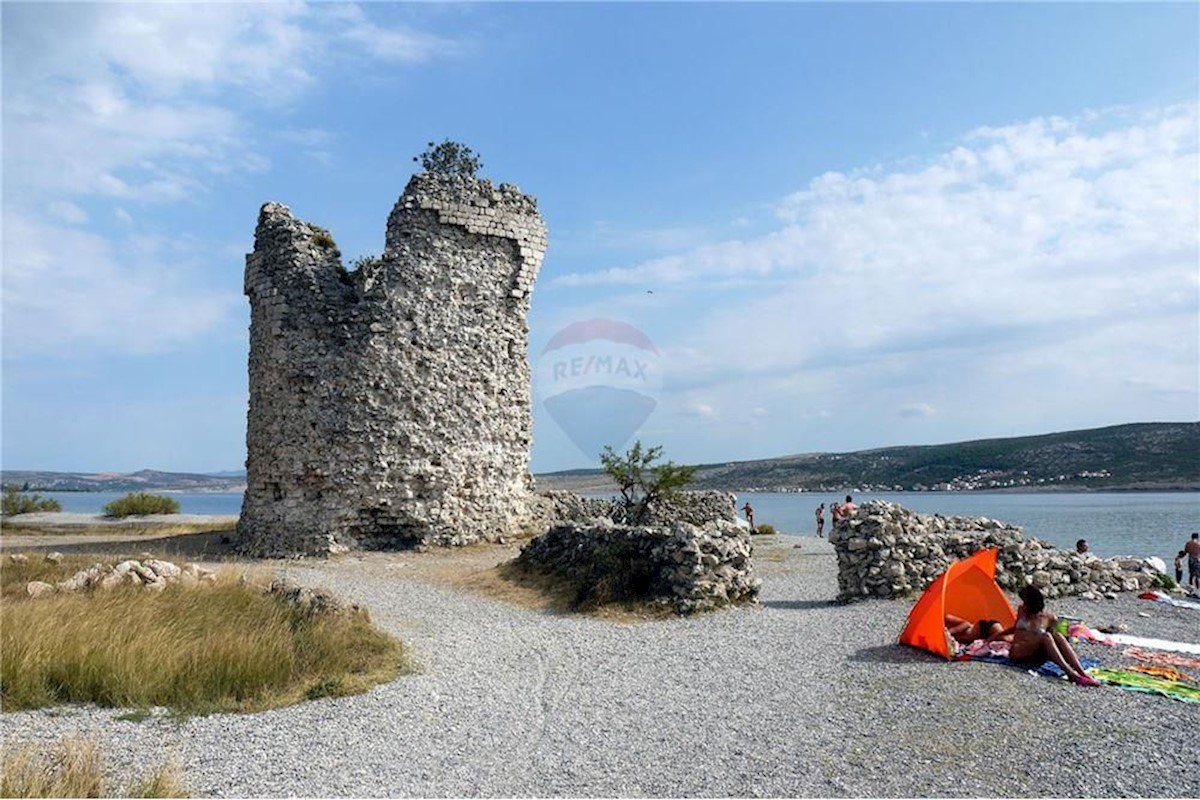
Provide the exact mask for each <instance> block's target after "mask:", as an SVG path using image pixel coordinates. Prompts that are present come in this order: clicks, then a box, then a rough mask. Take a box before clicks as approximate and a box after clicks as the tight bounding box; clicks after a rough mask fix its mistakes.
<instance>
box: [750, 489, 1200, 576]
mask: <svg viewBox="0 0 1200 800" xmlns="http://www.w3.org/2000/svg"><path fill="white" fill-rule="evenodd" d="M843 499H845V493H842V494H834V493H828V494H821V493H816V492H797V493H778V492H742V493H739V494H738V500H737V505H738V508H739V509H740V508H741V507H742V506H744V505H745V504H746V503H747V502H749V503H750V505H751V506H752V507H753V508H754V521H755V523H764V522H765V523H769V524H771V525H774V526H775V527H776V528H777V529H778V530H779V531H780V532H781V533H799V534H802V535H805V536H815V535H816V530H817V523H816V516H815V512H816V509H817V506H818V505H820V504H821V503H824V504H825V532H826V533H827V534H828V532H829V528H830V525H831V520H832V517H831V514H830V512H829V507H830V504H832V503H834V502H837V501H840V500H843ZM869 500H887V501H889V502H892V503H899V504H900V505H902V506H905V507H906V508H910V509H912V510H913V511H917V512H919V513H922V514H941V515H942V516H946V517H950V516H970V517H990V518H991V519H995V520H999V521H1001V522H1008V523H1011V524H1013V525H1020V526H1021V527H1022V528H1024V532H1025V535H1026V536H1032V537H1036V538H1038V539H1043V540H1045V541H1047V542H1050V543H1051V544H1053V545H1054V546H1056V547H1061V548H1065V549H1069V550H1074V549H1075V542H1076V540H1078V539H1087V541H1088V546H1089V548H1090V549H1091V551H1092V552H1093V553H1095V554H1096V555H1097V556H1100V557H1101V558H1108V557H1110V556H1116V555H1135V556H1158V557H1159V558H1161V559H1162V560H1163V561H1165V562H1166V564H1167V568H1168V570H1170V568H1171V565H1172V562H1173V561H1174V558H1175V554H1176V553H1177V552H1179V551H1180V550H1182V549H1183V544H1184V542H1185V541H1186V540H1187V538H1188V537H1189V536H1191V534H1192V532H1193V531H1200V492H1078V493H1076V492H896V493H886V494H855V495H854V502H855V503H856V504H858V505H862V504H863V503H865V502H867V501H869Z"/></svg>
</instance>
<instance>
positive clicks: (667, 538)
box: [517, 519, 762, 613]
mask: <svg viewBox="0 0 1200 800" xmlns="http://www.w3.org/2000/svg"><path fill="white" fill-rule="evenodd" d="M751 552H752V548H751V545H750V536H749V534H748V533H746V532H745V531H744V530H742V529H740V528H738V527H737V526H735V525H733V524H732V523H729V522H725V521H717V522H710V523H708V524H706V525H704V526H703V527H698V526H696V525H691V524H689V523H687V522H676V523H674V524H673V525H670V526H659V527H630V526H624V525H617V524H614V523H612V522H611V521H609V520H601V519H593V520H591V521H590V522H589V523H586V524H565V525H558V526H556V527H554V528H552V529H551V530H550V531H548V532H547V533H545V534H543V535H542V536H538V537H536V538H534V539H533V540H532V541H530V542H529V543H528V544H527V545H526V546H525V547H524V548H523V549H522V551H521V554H520V556H518V558H517V564H518V565H519V566H521V567H523V568H524V569H526V570H530V571H532V572H535V573H540V574H544V575H553V576H556V577H559V578H563V579H566V580H567V581H569V582H570V583H572V584H574V585H575V586H577V587H578V591H579V599H580V600H581V601H586V600H588V599H596V600H599V601H601V602H603V601H607V600H642V601H647V602H651V603H658V604H662V605H664V606H666V607H668V608H670V609H672V610H674V611H677V612H679V613H691V612H695V611H706V610H710V609H714V608H719V607H721V606H724V605H728V604H730V603H749V602H754V600H755V599H756V598H757V596H758V590H759V587H760V585H761V583H762V582H761V579H759V578H758V577H757V576H755V574H754V567H753V563H752V561H751Z"/></svg>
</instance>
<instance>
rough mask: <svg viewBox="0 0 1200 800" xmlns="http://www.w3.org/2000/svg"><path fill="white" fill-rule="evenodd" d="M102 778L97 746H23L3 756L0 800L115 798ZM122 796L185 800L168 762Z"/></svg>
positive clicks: (72, 742) (67, 742)
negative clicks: (10, 799)
mask: <svg viewBox="0 0 1200 800" xmlns="http://www.w3.org/2000/svg"><path fill="white" fill-rule="evenodd" d="M117 796H118V795H117V794H116V793H115V792H113V791H112V790H111V789H110V787H109V786H108V785H106V782H105V779H104V768H103V763H102V759H101V756H100V747H99V746H98V745H97V744H96V743H95V742H94V741H91V740H88V739H72V738H67V739H63V740H62V741H60V742H59V743H58V744H57V745H55V746H54V747H53V748H52V749H51V750H50V751H49V752H46V751H43V750H41V749H39V748H37V747H35V746H32V745H26V746H25V747H21V748H18V749H17V750H12V751H8V752H6V753H5V754H4V762H3V774H2V775H0V797H117ZM123 796H125V797H187V794H186V792H185V791H184V788H183V784H182V781H181V780H180V777H179V769H178V767H176V765H175V764H174V763H171V762H168V763H166V764H164V765H162V766H160V767H159V768H158V769H156V770H155V771H154V772H153V773H151V774H150V775H147V776H145V777H143V778H141V779H140V780H135V781H133V782H132V783H130V784H129V786H128V787H126V790H125V792H124V795H123Z"/></svg>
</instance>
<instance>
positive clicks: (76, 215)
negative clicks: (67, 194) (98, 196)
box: [46, 200, 88, 225]
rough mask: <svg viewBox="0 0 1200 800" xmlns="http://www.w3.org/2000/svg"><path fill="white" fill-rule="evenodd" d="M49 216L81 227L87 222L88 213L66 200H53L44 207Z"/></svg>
mask: <svg viewBox="0 0 1200 800" xmlns="http://www.w3.org/2000/svg"><path fill="white" fill-rule="evenodd" d="M46 211H47V212H48V213H49V214H50V216H52V217H55V218H56V219H59V220H61V221H62V222H67V223H70V224H72V225H82V224H83V223H85V222H87V221H88V213H87V212H86V211H84V210H83V209H82V208H80V207H79V206H77V205H75V204H74V203H72V202H70V201H68V200H55V201H54V202H53V203H50V205H48V206H47V207H46Z"/></svg>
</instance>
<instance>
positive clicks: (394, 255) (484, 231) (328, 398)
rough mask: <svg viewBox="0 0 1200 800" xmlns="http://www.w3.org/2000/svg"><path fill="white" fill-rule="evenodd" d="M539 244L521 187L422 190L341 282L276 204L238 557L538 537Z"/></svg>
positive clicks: (321, 243)
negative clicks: (535, 357)
mask: <svg viewBox="0 0 1200 800" xmlns="http://www.w3.org/2000/svg"><path fill="white" fill-rule="evenodd" d="M545 245H546V227H545V223H544V222H543V221H542V218H541V216H540V215H539V214H538V211H537V202H536V200H535V199H534V198H532V197H529V196H527V195H524V194H522V193H521V192H520V190H519V189H517V188H516V187H515V186H512V185H509V184H501V185H500V186H499V187H494V186H493V185H492V183H491V182H490V181H486V180H475V179H471V178H464V177H458V176H446V175H435V174H430V173H421V174H418V175H415V176H413V178H412V179H411V180H410V181H409V184H408V186H407V187H406V188H405V190H404V194H403V195H402V196H401V197H400V199H399V201H398V202H397V203H396V205H395V208H394V209H393V210H392V213H391V215H390V216H389V218H388V221H387V233H386V244H385V249H384V252H383V255H382V257H380V258H379V259H374V260H371V261H369V262H368V263H365V264H364V265H362V266H361V267H360V268H359V269H357V270H354V271H348V270H347V269H346V268H345V267H344V265H343V264H342V262H341V254H340V253H339V252H338V250H337V249H336V246H335V245H334V244H333V240H332V238H331V237H330V235H329V234H328V232H326V231H324V230H323V229H321V228H318V227H317V226H315V225H312V224H310V223H306V222H302V221H300V220H298V219H296V218H295V217H293V216H292V214H291V212H290V211H289V210H288V208H287V207H285V206H282V205H279V204H278V203H267V204H266V205H264V206H263V207H262V210H261V212H260V213H259V218H258V227H257V230H256V232H255V242H254V252H252V253H250V254H249V255H248V256H247V257H246V275H245V289H246V294H247V296H248V297H249V298H250V310H251V322H250V370H249V371H250V407H249V414H248V418H247V432H246V444H247V461H246V471H247V489H246V494H245V498H244V500H243V504H242V514H241V518H240V521H239V523H238V544H239V546H240V548H241V549H242V550H243V551H245V552H250V553H255V554H259V555H270V556H286V555H294V554H317V553H327V552H336V551H339V550H342V549H346V548H372V549H375V548H378V549H389V548H399V547H408V546H413V545H416V544H419V543H425V542H432V543H442V544H464V543H468V542H472V541H477V540H481V539H486V540H492V539H495V538H498V537H499V536H502V535H504V534H506V533H512V532H514V531H516V530H518V529H521V528H523V527H525V526H527V525H528V524H529V522H530V500H531V490H532V481H531V479H530V477H529V470H528V464H529V448H530V444H531V442H532V416H531V411H530V376H529V365H528V357H527V352H528V325H527V322H526V315H527V313H528V311H529V303H530V292H531V290H532V286H533V281H534V279H535V278H536V276H537V272H538V269H539V268H540V266H541V262H542V254H543V252H544V250H545Z"/></svg>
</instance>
